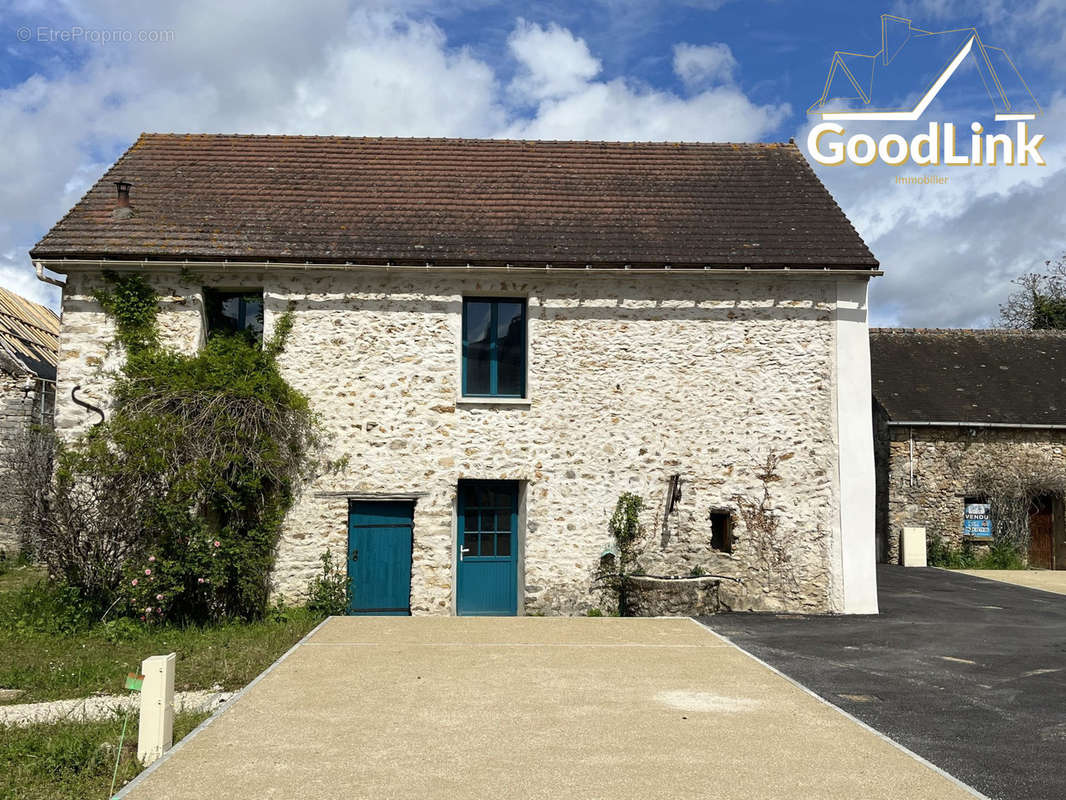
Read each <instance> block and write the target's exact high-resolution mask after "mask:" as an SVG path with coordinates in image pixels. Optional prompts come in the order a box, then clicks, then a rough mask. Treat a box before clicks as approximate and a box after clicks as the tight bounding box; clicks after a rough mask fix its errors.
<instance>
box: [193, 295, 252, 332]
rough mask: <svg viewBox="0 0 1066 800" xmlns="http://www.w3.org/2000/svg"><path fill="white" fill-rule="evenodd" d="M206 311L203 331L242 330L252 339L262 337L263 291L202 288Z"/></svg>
mask: <svg viewBox="0 0 1066 800" xmlns="http://www.w3.org/2000/svg"><path fill="white" fill-rule="evenodd" d="M204 307H205V310H206V311H207V334H208V336H210V335H211V334H213V333H218V332H220V331H222V332H225V333H244V334H245V335H246V336H249V337H251V338H252V339H255V340H256V341H262V340H263V290H262V289H245V290H241V291H221V290H219V289H211V288H205V289H204Z"/></svg>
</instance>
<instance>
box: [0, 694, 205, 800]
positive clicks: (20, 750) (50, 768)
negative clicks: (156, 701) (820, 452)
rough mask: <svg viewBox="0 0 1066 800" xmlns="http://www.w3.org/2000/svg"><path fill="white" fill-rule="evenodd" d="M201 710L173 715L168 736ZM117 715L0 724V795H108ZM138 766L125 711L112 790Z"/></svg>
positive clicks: (133, 719) (192, 722)
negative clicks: (89, 719)
mask: <svg viewBox="0 0 1066 800" xmlns="http://www.w3.org/2000/svg"><path fill="white" fill-rule="evenodd" d="M206 717H207V714H201V713H185V714H178V715H176V716H175V717H174V741H175V742H177V741H178V740H179V739H181V738H182V737H184V736H185V735H187V734H188V733H189V732H190V731H191V730H192V729H193V728H195V727H196V726H197V725H199V724H200V722H201V720H203V719H205V718H206ZM121 731H122V717H121V716H119V717H115V718H113V719H109V720H103V721H100V722H56V723H50V724H47V725H28V726H26V727H7V726H3V725H0V800H91V799H92V798H99V799H100V800H104V798H107V797H109V796H110V795H109V794H108V792H109V789H110V787H111V776H112V773H113V771H114V768H115V752H116V749H117V747H118V740H119V734H120V733H121ZM140 771H141V765H140V763H139V762H138V761H137V714H136V713H131V714H130V716H129V724H128V725H127V728H126V740H125V743H124V744H123V747H122V759H121V762H120V764H119V770H118V780H117V781H116V783H115V791H116V792H117V791H118V790H119V789H120V788H122V786H123V785H125V784H126V783H128V782H129V781H130V780H132V779H133V778H134V777H135V776H136V775H137V773H139V772H140Z"/></svg>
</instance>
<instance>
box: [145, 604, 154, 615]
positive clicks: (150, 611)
mask: <svg viewBox="0 0 1066 800" xmlns="http://www.w3.org/2000/svg"><path fill="white" fill-rule="evenodd" d="M144 613H145V614H151V613H152V607H151V606H148V608H146V609H145V610H144Z"/></svg>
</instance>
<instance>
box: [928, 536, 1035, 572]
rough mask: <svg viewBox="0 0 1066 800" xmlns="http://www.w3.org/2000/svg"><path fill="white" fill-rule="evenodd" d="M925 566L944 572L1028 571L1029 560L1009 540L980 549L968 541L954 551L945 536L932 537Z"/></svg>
mask: <svg viewBox="0 0 1066 800" xmlns="http://www.w3.org/2000/svg"><path fill="white" fill-rule="evenodd" d="M925 555H926V562H927V563H928V564H929V566H931V567H944V568H945V569H1025V567H1026V559H1025V556H1024V555H1023V554H1022V552H1021V550H1019V549H1018V546H1017V545H1016V544H1015V543H1013V542H1011V541H1009V540H1005V539H1002V540H999V541H992V542H990V543H989V544H988V546H987V547H983V548H977V547H975V546H974V543H973V542H972V541H971V540H969V539H964V540H963V542H962V545H961V546H959V547H952V546H951V545H950V544H948V543H947V542H946V541H945V540H944V538H943V537H942V536H935V535H934V536H930V537H929V538H928V539H927V540H926V543H925Z"/></svg>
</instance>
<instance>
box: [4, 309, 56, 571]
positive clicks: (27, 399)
mask: <svg viewBox="0 0 1066 800" xmlns="http://www.w3.org/2000/svg"><path fill="white" fill-rule="evenodd" d="M58 351H59V317H57V316H56V314H55V312H54V311H52V310H51V309H49V308H46V307H44V306H42V305H39V304H37V303H34V302H31V301H30V300H27V299H25V298H24V297H20V296H19V295H17V294H14V293H13V292H10V291H8V290H7V289H4V288H0V552H2V553H5V554H7V555H13V554H14V553H16V552H17V551H18V550H19V549H20V542H19V535H18V531H17V527H16V524H15V515H16V511H15V504H16V499H15V498H16V496H17V493H18V492H19V490H20V488H21V485H22V482H23V481H25V480H26V479H27V476H26V474H25V472H24V471H23V470H21V469H20V465H19V463H18V456H17V453H18V449H19V447H20V444H19V440H20V438H21V437H23V436H24V435H25V434H26V432H27V430H28V429H30V428H31V427H32V426H35V425H40V426H46V427H51V425H52V416H53V411H54V407H55V380H56V358H57V354H58Z"/></svg>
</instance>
